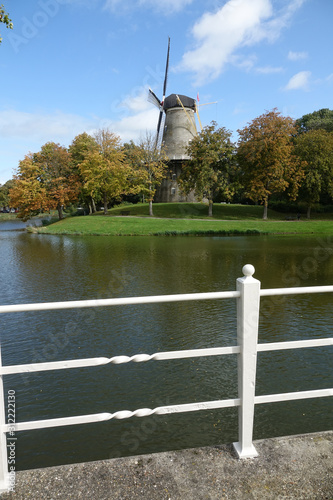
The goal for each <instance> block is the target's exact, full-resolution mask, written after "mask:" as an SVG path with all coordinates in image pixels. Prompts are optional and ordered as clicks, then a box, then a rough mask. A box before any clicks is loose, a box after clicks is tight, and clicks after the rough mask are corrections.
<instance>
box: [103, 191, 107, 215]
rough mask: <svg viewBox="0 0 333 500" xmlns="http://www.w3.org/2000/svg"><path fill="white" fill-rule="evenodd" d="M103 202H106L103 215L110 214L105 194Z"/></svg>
mask: <svg viewBox="0 0 333 500" xmlns="http://www.w3.org/2000/svg"><path fill="white" fill-rule="evenodd" d="M103 200H104V212H103V214H104V215H107V214H108V200H107V197H106V194H104V196H103Z"/></svg>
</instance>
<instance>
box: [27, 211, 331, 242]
mask: <svg viewBox="0 0 333 500" xmlns="http://www.w3.org/2000/svg"><path fill="white" fill-rule="evenodd" d="M214 209H215V213H214V218H208V217H207V215H206V214H205V212H206V213H207V207H206V206H205V205H203V204H180V203H179V204H178V203H175V204H156V205H154V214H155V217H154V218H150V217H145V215H146V214H147V205H130V206H128V207H127V206H126V207H119V208H116V209H113V210H110V212H109V215H108V216H105V215H100V214H98V215H91V216H84V217H83V216H82V217H72V218H67V219H65V220H63V221H59V222H56V223H54V224H51V225H49V226H46V227H43V228H34V229H32V231H34V232H38V233H44V234H76V235H115V236H118V235H122V236H125V235H166V236H167V235H170V236H172V235H193V236H195V235H232V234H234V235H236V234H257V235H259V234H333V221H332V220H310V221H308V220H302V219H301V220H300V221H297V220H285V218H286V215H285V214H280V213H278V212H273V211H270V213H269V217H270V218H269V219H268V220H267V221H263V220H262V219H261V216H262V207H254V206H241V205H219V206H216V207H214ZM143 211H145V213H143ZM124 213H125V214H126V216H123V217H119V215H121V214H124ZM290 217H293V216H292V215H291V216H290Z"/></svg>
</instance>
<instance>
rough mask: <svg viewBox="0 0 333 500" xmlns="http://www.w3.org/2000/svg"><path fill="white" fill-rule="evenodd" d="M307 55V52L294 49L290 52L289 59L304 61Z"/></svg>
mask: <svg viewBox="0 0 333 500" xmlns="http://www.w3.org/2000/svg"><path fill="white" fill-rule="evenodd" d="M307 57H308V53H307V52H293V51H292V50H290V51H289V52H288V59H289V60H290V61H302V60H304V59H307Z"/></svg>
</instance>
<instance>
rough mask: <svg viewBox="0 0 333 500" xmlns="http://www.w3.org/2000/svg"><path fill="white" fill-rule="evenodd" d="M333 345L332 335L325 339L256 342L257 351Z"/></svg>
mask: <svg viewBox="0 0 333 500" xmlns="http://www.w3.org/2000/svg"><path fill="white" fill-rule="evenodd" d="M328 345H333V337H331V338H326V339H311V340H292V341H290V342H272V343H267V344H258V346H257V350H258V352H264V351H278V350H285V349H302V348H303V347H323V346H328Z"/></svg>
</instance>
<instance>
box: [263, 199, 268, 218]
mask: <svg viewBox="0 0 333 500" xmlns="http://www.w3.org/2000/svg"><path fill="white" fill-rule="evenodd" d="M267 209H268V201H267V200H265V204H264V215H263V216H262V218H263V219H264V220H267Z"/></svg>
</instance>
